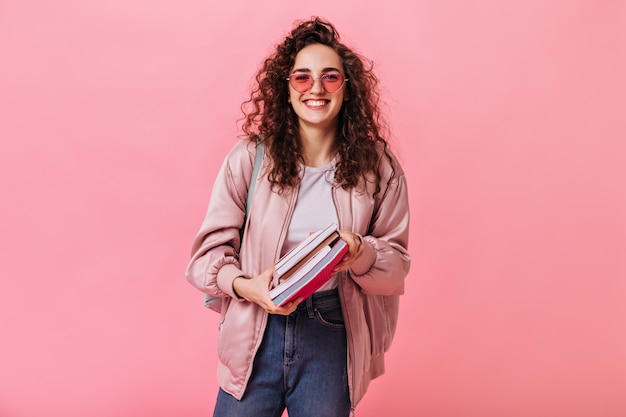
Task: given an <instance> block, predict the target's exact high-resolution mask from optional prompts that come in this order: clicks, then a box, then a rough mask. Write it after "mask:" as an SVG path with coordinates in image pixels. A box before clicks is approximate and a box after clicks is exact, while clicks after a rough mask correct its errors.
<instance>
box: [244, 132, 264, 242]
mask: <svg viewBox="0 0 626 417" xmlns="http://www.w3.org/2000/svg"><path fill="white" fill-rule="evenodd" d="M264 153H265V144H264V143H263V142H258V143H257V145H256V154H255V155H254V169H253V170H252V177H251V178H250V186H249V187H248V198H247V199H246V215H245V216H244V218H243V226H241V234H242V235H243V229H244V227H246V222H247V221H248V214H250V206H251V205H252V196H253V195H254V187H256V180H257V178H258V177H259V171H260V170H261V164H262V163H263V155H264Z"/></svg>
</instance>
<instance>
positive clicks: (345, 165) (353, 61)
mask: <svg viewBox="0 0 626 417" xmlns="http://www.w3.org/2000/svg"><path fill="white" fill-rule="evenodd" d="M311 44H322V45H326V46H329V47H331V48H332V49H333V50H335V52H337V54H338V55H339V57H340V58H341V61H342V63H343V66H344V70H345V73H346V78H348V79H349V80H350V82H349V83H346V84H345V86H344V88H347V89H348V91H347V92H346V94H347V95H348V97H349V100H347V101H345V102H344V103H343V105H342V108H341V111H340V113H339V116H338V119H339V120H338V127H337V138H336V144H337V153H338V156H339V158H337V161H338V162H337V166H336V170H335V182H336V184H337V185H339V186H341V187H343V188H344V189H349V188H353V187H356V186H357V185H358V184H359V181H360V180H361V179H363V181H368V176H370V175H371V174H373V175H374V177H375V178H374V179H372V178H371V177H370V178H369V180H370V181H372V180H375V183H376V193H378V192H379V191H380V187H379V186H378V184H379V183H380V179H381V174H380V168H379V165H380V159H381V158H382V157H386V158H388V159H389V160H390V161H391V156H390V155H389V152H388V143H387V141H385V139H384V138H383V137H382V131H383V130H385V129H386V124H385V121H384V119H383V117H382V115H381V112H380V109H379V106H378V102H379V97H380V96H379V93H378V79H377V77H376V76H375V75H374V73H373V71H372V68H373V63H372V62H371V61H369V60H366V59H365V58H363V57H362V56H360V55H359V54H357V53H356V52H354V51H352V50H351V49H350V48H348V47H347V46H345V45H344V44H343V43H341V42H340V41H339V34H338V33H337V31H336V30H335V27H334V26H333V25H332V24H331V23H330V22H328V21H325V20H322V19H320V18H319V17H314V18H312V19H311V20H307V21H300V22H298V23H297V24H296V26H295V28H294V29H293V30H292V31H291V33H290V34H289V35H288V36H287V37H286V38H285V39H284V41H283V42H282V43H280V44H278V45H277V46H276V50H275V51H274V52H273V53H272V54H271V55H270V56H269V57H268V58H266V59H265V61H264V62H263V65H262V66H261V68H260V70H259V72H258V73H257V75H256V82H257V84H256V86H255V87H254V88H253V89H252V92H251V93H250V99H249V100H247V101H245V102H244V103H243V104H242V106H241V108H242V111H243V113H244V118H243V121H244V122H243V125H242V130H243V132H244V133H245V134H246V135H247V136H248V137H251V138H252V137H256V138H257V140H262V141H264V142H265V143H266V151H267V152H268V154H269V155H270V156H271V158H272V161H273V163H272V165H271V168H270V172H269V181H270V182H271V183H272V186H277V187H278V189H279V190H280V192H283V191H284V190H285V189H289V188H292V187H294V186H296V185H297V184H298V183H299V181H300V169H299V163H304V159H303V157H302V145H301V142H300V138H299V133H298V117H297V115H296V113H295V112H294V110H293V108H292V107H291V106H290V105H288V97H289V86H288V83H287V81H286V77H287V76H288V75H289V73H290V71H291V70H292V68H293V65H294V62H295V59H296V55H297V54H298V52H299V51H300V50H302V49H303V48H304V47H306V46H308V45H311ZM381 149H382V152H381ZM392 166H393V164H392ZM392 177H393V176H392Z"/></svg>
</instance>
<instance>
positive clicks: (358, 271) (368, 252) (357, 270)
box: [350, 238, 376, 276]
mask: <svg viewBox="0 0 626 417" xmlns="http://www.w3.org/2000/svg"><path fill="white" fill-rule="evenodd" d="M361 240H362V242H363V253H362V254H361V256H359V258H358V259H357V260H356V261H355V262H354V263H353V264H352V265H351V266H350V271H351V272H352V275H354V276H360V275H365V274H367V273H368V272H369V270H370V269H372V266H374V262H376V251H375V250H374V246H373V245H372V244H371V243H369V242H368V241H367V239H366V238H362V239H361Z"/></svg>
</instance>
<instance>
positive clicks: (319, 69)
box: [289, 44, 346, 131]
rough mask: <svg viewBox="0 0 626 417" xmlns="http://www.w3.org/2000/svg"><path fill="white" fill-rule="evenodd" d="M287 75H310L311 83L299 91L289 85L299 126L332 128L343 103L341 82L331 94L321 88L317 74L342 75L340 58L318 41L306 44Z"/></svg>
mask: <svg viewBox="0 0 626 417" xmlns="http://www.w3.org/2000/svg"><path fill="white" fill-rule="evenodd" d="M291 74H307V75H310V76H311V77H313V78H314V81H313V86H312V87H311V88H310V89H309V90H308V91H305V92H303V93H300V92H298V91H297V90H296V89H295V88H294V87H293V86H292V85H291V83H290V84H289V102H290V103H291V105H292V107H293V110H294V111H295V112H296V114H297V115H298V120H299V123H300V129H309V128H315V129H323V130H326V131H327V130H336V128H337V120H338V119H337V117H338V115H339V111H340V110H341V106H342V104H343V101H344V98H345V97H346V93H345V83H344V85H343V86H342V87H341V88H339V89H338V90H337V91H335V92H334V93H330V92H328V91H326V90H325V89H324V85H323V84H322V80H321V77H322V76H324V75H328V76H329V78H331V79H332V78H333V74H340V75H341V76H344V77H345V74H344V69H343V64H342V62H341V58H340V57H339V55H338V54H337V52H335V51H334V50H333V49H332V48H330V47H329V46H326V45H322V44H312V45H308V46H306V47H304V48H302V49H301V50H300V52H298V54H297V55H296V59H295V62H294V65H293V68H292V70H291V72H290V75H291Z"/></svg>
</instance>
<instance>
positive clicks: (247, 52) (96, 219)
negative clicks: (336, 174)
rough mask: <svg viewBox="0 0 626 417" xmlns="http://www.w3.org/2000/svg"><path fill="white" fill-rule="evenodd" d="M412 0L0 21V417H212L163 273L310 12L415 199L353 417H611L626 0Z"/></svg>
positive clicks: (619, 306) (625, 241)
mask: <svg viewBox="0 0 626 417" xmlns="http://www.w3.org/2000/svg"><path fill="white" fill-rule="evenodd" d="M409 3H410V2H399V1H398V2H393V1H391V2H390V1H385V2H373V1H369V2H365V1H343V2H337V1H334V0H320V1H316V2H290V1H269V2H253V1H246V2H244V1H208V2H207V1H187V2H182V3H176V2H164V1H152V0H144V1H140V0H130V1H129V0H112V1H94V0H80V1H78V0H77V1H70V0H66V1H61V2H59V1H55V2H53V1H39V2H25V1H18V0H15V1H10V0H9V1H3V2H2V3H1V4H0V60H1V61H0V97H1V98H0V106H2V108H1V111H0V137H1V138H2V153H1V156H0V158H1V159H2V161H0V183H1V184H0V185H1V187H2V188H1V190H2V195H3V203H2V205H1V208H0V210H1V215H0V227H1V229H0V230H1V236H2V238H1V240H0V257H1V258H2V261H1V263H0V276H1V278H2V279H1V281H0V325H1V329H2V341H1V342H0V375H1V377H0V416H2V417H34V416H46V417H56V416H59V417H60V416H63V417H83V416H90V417H110V416H116V417H127V416H128V417H142V416H146V417H148V416H149V417H159V416H172V415H175V416H182V417H187V416H188V417H192V416H198V417H199V416H207V415H210V410H211V409H212V406H213V401H214V396H215V391H216V389H217V386H216V383H215V377H214V374H215V356H216V347H215V335H216V325H217V317H216V315H214V314H212V313H210V312H208V311H205V310H204V309H203V307H202V306H201V295H200V293H198V292H196V291H195V290H194V289H193V288H192V287H191V286H190V285H188V284H187V283H186V282H185V280H184V278H183V269H184V267H185V263H186V261H187V257H188V251H189V246H190V243H191V239H192V238H193V236H194V234H195V232H196V230H197V227H198V226H199V222H200V220H201V217H202V216H203V214H204V209H205V206H206V203H207V200H208V196H209V189H210V184H211V181H212V179H213V177H214V175H215V174H216V172H217V169H218V166H219V164H220V162H221V160H222V158H223V156H224V154H225V152H226V151H227V149H228V148H229V147H230V146H231V145H232V143H233V141H234V137H235V135H236V133H237V131H236V125H235V120H236V119H237V118H238V117H239V103H240V102H241V101H242V100H243V99H244V98H245V97H246V91H247V88H248V85H249V82H250V79H251V77H252V75H253V73H254V71H255V69H256V68H257V65H258V64H259V62H260V60H261V59H262V58H263V57H264V56H265V55H266V53H267V52H268V51H269V47H270V45H271V44H272V43H274V42H276V41H278V40H279V39H280V38H281V36H283V35H284V34H285V33H286V32H287V31H288V29H289V28H290V26H291V23H292V22H293V21H294V20H295V19H298V18H306V17H309V16H311V15H313V14H319V15H322V16H325V17H327V18H328V19H330V20H332V21H333V22H334V23H335V24H336V25H337V26H338V28H339V29H340V32H341V33H342V34H343V35H344V39H345V41H346V42H347V43H349V44H352V45H355V46H356V47H357V48H358V49H359V50H361V51H362V52H363V53H364V54H365V55H367V56H369V57H371V58H373V59H374V60H375V61H376V62H377V68H378V71H379V75H380V76H381V79H382V83H383V87H384V98H385V101H386V103H387V104H386V106H387V108H388V111H389V113H390V119H391V122H392V126H393V128H394V132H395V137H394V146H395V149H396V150H397V151H398V153H399V154H400V156H401V158H402V160H403V161H404V165H405V167H406V171H407V174H408V179H409V185H410V187H411V204H412V207H411V209H412V219H413V223H412V229H411V233H412V241H411V250H412V253H413V255H414V264H413V269H412V271H411V275H410V277H409V279H408V281H407V293H406V295H405V296H404V299H403V304H402V318H401V323H400V326H399V329H398V335H397V339H396V342H395V344H394V346H393V347H392V349H391V352H390V355H389V363H388V371H387V374H386V375H385V376H384V377H383V378H382V379H380V380H377V381H375V382H374V383H373V385H372V388H371V390H370V392H369V393H368V396H366V398H365V400H364V401H363V403H362V404H361V406H360V407H359V408H358V410H357V413H358V415H359V416H360V417H368V416H371V417H374V416H376V417H379V416H423V417H448V416H450V417H452V416H454V417H456V416H459V417H473V416H477V417H478V416H480V417H489V416H498V417H502V416H507V417H516V416H520V417H522V416H524V417H526V416H534V417H547V416H555V417H556V416H568V417H576V416H580V417H588V416H594V417H609V416H611V417H613V416H624V415H626V396H624V392H626V325H625V323H626V303H625V302H624V299H625V297H626V256H625V252H626V193H625V192H624V190H625V189H626V169H625V168H624V167H623V165H624V162H626V158H625V155H626V152H625V151H626V146H625V145H624V138H625V137H626V135H625V133H626V121H625V120H626V117H624V114H625V113H626V81H625V75H624V74H626V3H625V2H624V1H611V0H604V1H593V0H561V1H558V0H552V1H539V0H537V1H535V0H531V1H521V0H520V1H513V0H511V1H500V2H499V1H487V0H484V1H478V0H476V1H465V0H447V1H426V0H419V1H414V2H411V3H412V5H411V6H408V5H406V4H409ZM260 4H263V6H260Z"/></svg>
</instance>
